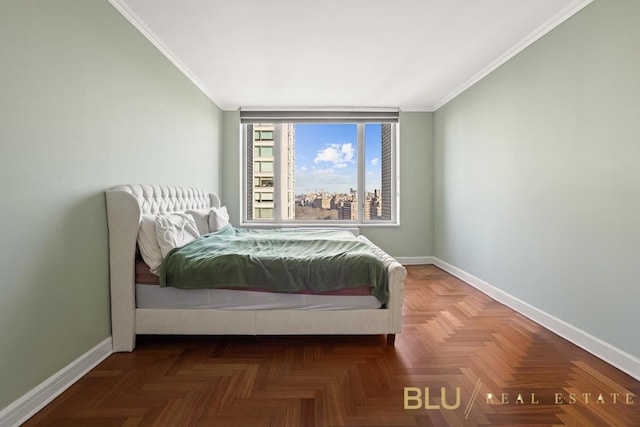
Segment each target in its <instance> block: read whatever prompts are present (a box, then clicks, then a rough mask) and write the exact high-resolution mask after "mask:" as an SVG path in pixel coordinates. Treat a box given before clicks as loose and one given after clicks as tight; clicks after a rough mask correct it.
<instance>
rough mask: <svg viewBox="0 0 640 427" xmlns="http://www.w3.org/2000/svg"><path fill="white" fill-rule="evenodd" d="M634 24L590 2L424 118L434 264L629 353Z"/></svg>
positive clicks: (599, 1) (639, 230) (636, 181)
mask: <svg viewBox="0 0 640 427" xmlns="http://www.w3.org/2000/svg"><path fill="white" fill-rule="evenodd" d="M638 17H640V2H638V1H635V0H596V1H595V2H594V3H592V4H591V5H589V6H587V7H586V8H585V9H583V10H582V11H581V12H579V13H578V14H576V15H575V16H574V17H572V18H571V19H570V20H568V21H567V22H565V23H564V24H563V25H561V26H559V27H558V28H556V29H555V30H553V31H552V32H550V33H549V34H547V35H546V36H545V37H543V38H542V39H541V40H539V41H538V42H536V43H535V44H533V45H532V46H530V47H529V48H527V49H526V50H524V51H523V52H522V53H520V54H519V55H518V56H516V57H515V58H514V59H512V60H511V61H509V62H508V63H506V64H505V65H503V66H502V67H500V68H498V69H497V70H496V71H494V72H493V73H492V74H490V75H489V76H488V77H486V78H485V79H483V80H482V81H480V82H479V83H478V84H476V85H474V86H473V87H472V88H470V89H468V90H467V91H466V92H465V93H463V94H462V95H461V96H459V97H457V98H456V99H455V100H453V101H452V102H450V103H449V104H447V105H446V106H445V107H443V108H441V109H440V110H438V111H437V112H436V114H435V131H436V135H435V159H436V160H435V206H436V213H435V230H436V233H435V255H436V256H437V257H439V258H440V259H442V260H444V261H446V262H449V263H451V264H453V265H455V266H456V267H458V268H461V269H462V270H465V271H467V272H469V273H471V274H473V275H475V276H477V277H479V278H480V279H483V280H485V281H487V282H489V283H491V284H493V285H495V286H497V287H498V288H501V289H503V290H504V291H506V292H508V293H509V294H511V295H514V296H516V297H518V298H520V299H522V300H524V301H526V302H527V303H529V304H531V305H533V306H535V307H538V308H540V309H542V310H543V311H545V312H547V313H550V314H552V315H554V316H556V317H558V318H560V319H562V320H564V321H566V322H568V323H570V324H572V325H574V326H577V327H578V328H580V329H582V330H584V331H586V332H588V333H590V334H591V335H593V336H595V337H597V338H600V339H602V340H603V341H605V342H607V343H610V344H612V345H614V346H616V347H618V348H619V349H622V350H624V351H626V352H628V353H630V354H632V355H634V356H636V357H638V356H640V340H639V339H638V331H637V325H640V311H639V310H638V308H637V304H638V301H640V286H638V277H640V263H639V262H638V255H639V254H640V221H639V218H640V167H638V159H640V120H638V111H639V110H638V100H639V99H640V85H639V84H638V76H640V49H639V48H638V41H639V40H640V26H639V25H638Z"/></svg>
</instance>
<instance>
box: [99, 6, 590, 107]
mask: <svg viewBox="0 0 640 427" xmlns="http://www.w3.org/2000/svg"><path fill="white" fill-rule="evenodd" d="M109 1H110V3H111V4H112V5H113V6H114V7H115V8H116V9H118V10H119V11H120V12H121V13H122V14H123V15H124V16H125V17H126V18H127V19H128V20H129V21H130V22H131V23H132V24H133V25H134V26H135V27H136V28H138V29H139V30H140V31H141V32H142V33H143V34H144V35H145V36H146V37H147V38H148V39H149V40H150V41H151V42H152V43H153V44H154V45H155V46H156V47H157V48H158V49H159V50H160V51H162V52H163V53H164V54H165V55H166V56H167V57H168V58H169V59H170V60H171V61H172V62H173V63H174V64H175V65H176V66H177V67H178V68H179V69H180V70H181V71H182V72H183V73H185V74H186V75H187V76H188V77H189V78H190V79H191V80H192V81H193V82H194V83H195V84H196V85H197V86H198V87H199V88H200V89H201V90H202V91H203V92H204V93H205V94H206V95H207V96H208V97H209V98H211V99H212V100H213V101H214V102H215V103H216V104H217V105H218V106H220V107H221V108H222V109H225V110H230V109H236V108H238V107H321V108H322V107H399V108H401V109H404V110H409V111H411V110H422V111H433V110H435V109H437V108H439V107H440V106H442V105H443V104H445V103H446V102H448V101H449V100H451V99H452V98H453V97H455V96H456V95H458V94H459V93H461V92H462V91H463V90H465V89H466V88H468V87H469V86H471V85H472V84H474V83H475V82H477V81H478V80H480V79H481V78H482V77H484V76H485V75H487V74H488V73H489V72H491V71H492V70H494V69H495V68H496V67H498V66H499V65H500V64H502V63H504V62H505V61H506V60H508V59H509V58H511V57H513V56H514V55H515V54H517V53H518V52H519V51H521V50H522V49H524V48H525V47H527V46H528V45H530V44H531V43H533V42H534V41H535V40H537V39H538V38H539V37H541V36H542V35H544V34H545V33H547V32H548V31H550V30H551V29H553V28H554V27H556V26H557V25H559V24H560V23H561V22H563V21H564V20H565V19H567V18H568V17H570V16H572V15H573V14H574V13H576V12H577V11H578V10H580V9H582V8H583V7H584V6H586V5H587V4H588V3H590V2H591V1H592V0H395V1H391V0H315V1H312V0H185V1H178V0H109Z"/></svg>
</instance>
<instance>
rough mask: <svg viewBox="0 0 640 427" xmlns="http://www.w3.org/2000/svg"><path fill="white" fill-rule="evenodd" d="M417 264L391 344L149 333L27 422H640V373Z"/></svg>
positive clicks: (363, 339)
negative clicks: (131, 349)
mask: <svg viewBox="0 0 640 427" xmlns="http://www.w3.org/2000/svg"><path fill="white" fill-rule="evenodd" d="M408 270H409V276H408V278H407V280H406V282H405V301H404V320H403V331H402V333H401V334H399V335H398V336H397V338H396V342H395V346H394V347H391V346H387V345H386V340H385V337H383V336H301V337H296V336H287V337H283V336H265V337H232V336H210V337H202V336H194V337H185V336H177V337H171V336H169V337H166V336H157V337H152V336H143V337H139V338H138V346H137V348H136V350H135V351H134V352H133V353H119V354H113V355H112V356H110V357H109V358H107V359H106V360H105V361H104V362H102V363H101V364H100V365H98V366H97V367H96V368H95V369H93V370H92V371H91V372H90V373H89V374H87V375H86V376H85V377H84V378H82V379H81V380H80V381H79V382H77V383H76V384H75V385H73V386H72V387H71V388H69V389H68V390H67V391H66V392H64V393H63V394H62V395H60V396H59V397H58V398H57V399H55V400H54V401H53V402H52V403H51V404H49V405H48V406H47V407H46V408H44V409H43V410H42V411H40V412H39V413H38V414H36V415H35V416H34V417H33V418H32V419H31V420H29V421H28V422H27V423H26V424H25V425H26V426H92V427H93V426H127V427H133V426H240V427H251V426H581V427H582V426H640V382H638V381H636V380H634V379H633V378H631V377H630V376H628V375H626V374H624V373H623V372H621V371H619V370H617V369H615V368H613V367H612V366H610V365H608V364H606V363H604V362H603V361H601V360H600V359H598V358H596V357H594V356H593V355H591V354H589V353H587V352H585V351H584V350H581V349H580V348H578V347H576V346H575V345H573V344H571V343H569V342H567V341H566V340H564V339H562V338H560V337H558V336H557V335H555V334H553V333H552V332H550V331H548V330H546V329H544V328H542V327H541V326H539V325H538V324H536V323H534V322H532V321H530V320H528V319H526V318H525V317H523V316H521V315H520V314H518V313H516V312H514V311H513V310H511V309H509V308H507V307H505V306H504V305H502V304H499V303H497V302H495V301H494V300H492V299H491V298H489V297H487V296H486V295H484V294H482V293H480V292H478V291H477V290H475V289H474V288H472V287H470V286H469V285H467V284H465V283H463V282H461V281H460V280H458V279H456V278H454V277H453V276H451V275H449V274H447V273H446V272H444V271H442V270H440V269H438V268H437V267H434V266H409V267H408ZM328 315H330V314H328Z"/></svg>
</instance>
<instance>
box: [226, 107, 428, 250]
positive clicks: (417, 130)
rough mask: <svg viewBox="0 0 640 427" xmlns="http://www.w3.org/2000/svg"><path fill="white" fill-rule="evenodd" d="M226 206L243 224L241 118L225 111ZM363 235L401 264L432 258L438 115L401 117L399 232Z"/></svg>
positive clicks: (374, 231) (364, 229)
mask: <svg viewBox="0 0 640 427" xmlns="http://www.w3.org/2000/svg"><path fill="white" fill-rule="evenodd" d="M223 116H224V121H223V128H224V138H223V139H224V144H223V147H222V158H223V161H222V182H223V183H224V184H223V186H222V201H223V203H224V204H226V205H227V207H228V209H229V215H230V217H231V218H230V220H231V222H232V224H234V225H238V224H239V223H240V206H241V202H242V201H241V199H240V195H241V193H242V187H241V186H240V182H241V179H242V177H241V176H240V175H241V174H240V164H241V151H240V144H241V141H240V132H241V130H240V114H239V112H237V111H225V112H224V113H223ZM360 231H361V233H362V234H363V235H365V236H367V237H368V238H369V239H371V241H373V242H374V243H375V244H377V245H378V246H380V247H381V248H382V249H384V250H385V251H386V252H388V253H389V254H390V255H392V256H394V257H398V258H407V257H425V256H428V255H432V254H433V113H414V112H411V113H409V112H404V113H400V226H398V227H394V226H389V227H387V226H385V227H371V226H369V227H367V226H361V227H360Z"/></svg>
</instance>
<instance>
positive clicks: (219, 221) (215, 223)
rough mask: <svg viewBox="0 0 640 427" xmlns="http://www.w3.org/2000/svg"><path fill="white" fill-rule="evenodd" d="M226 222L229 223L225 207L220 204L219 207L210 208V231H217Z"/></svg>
mask: <svg viewBox="0 0 640 427" xmlns="http://www.w3.org/2000/svg"><path fill="white" fill-rule="evenodd" d="M227 224H229V213H228V212H227V207H226V206H222V207H221V208H211V213H210V214H209V230H211V232H214V231H218V230H220V229H222V228H224V227H225V226H226V225H227Z"/></svg>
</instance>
